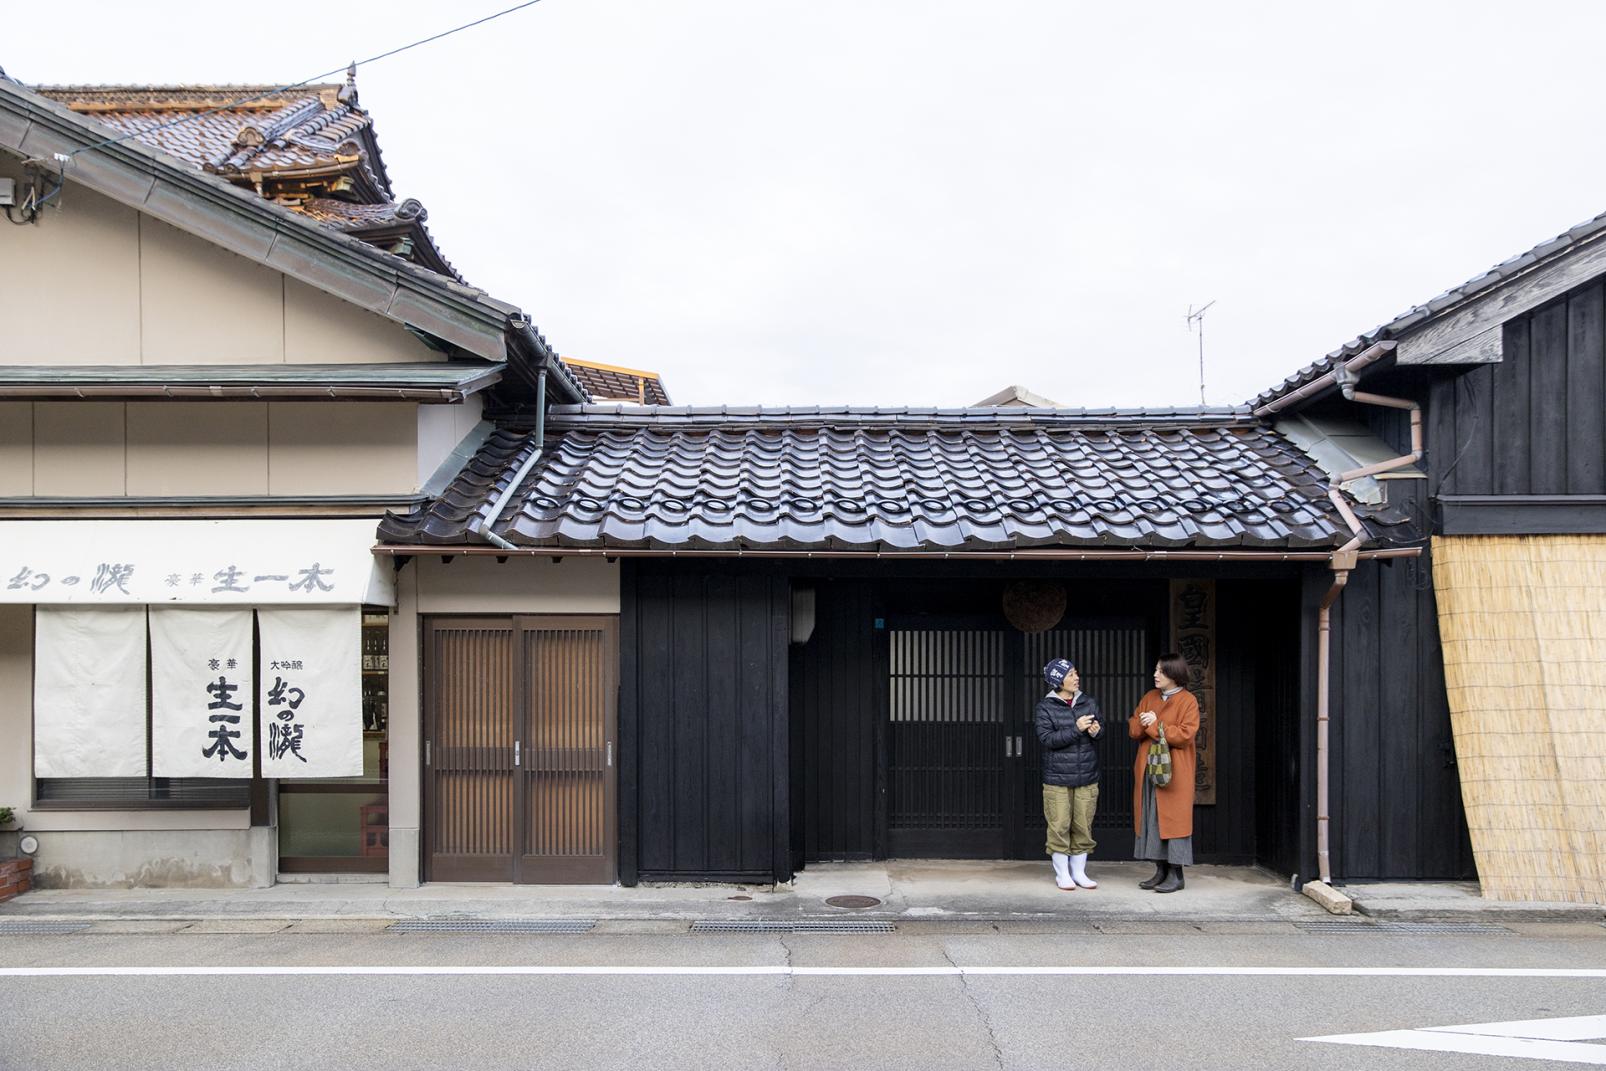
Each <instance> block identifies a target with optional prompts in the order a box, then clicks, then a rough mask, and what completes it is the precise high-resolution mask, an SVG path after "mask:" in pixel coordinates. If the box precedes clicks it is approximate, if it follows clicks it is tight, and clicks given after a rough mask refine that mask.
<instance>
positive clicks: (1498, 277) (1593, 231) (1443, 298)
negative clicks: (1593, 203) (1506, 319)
mask: <svg viewBox="0 0 1606 1071" xmlns="http://www.w3.org/2000/svg"><path fill="white" fill-rule="evenodd" d="M1603 232H1606V212H1602V213H1601V214H1600V215H1598V216H1596V217H1594V218H1593V219H1586V220H1585V221H1584V222H1582V223H1580V224H1578V225H1576V226H1574V227H1571V228H1569V229H1568V230H1566V231H1564V232H1563V233H1561V234H1558V235H1556V236H1555V237H1554V238H1548V239H1546V240H1545V241H1543V242H1540V243H1539V244H1538V245H1536V246H1534V247H1533V248H1532V249H1530V250H1528V251H1527V252H1525V253H1518V254H1517V255H1516V256H1514V257H1510V258H1508V259H1506V260H1502V261H1501V262H1500V263H1499V264H1496V265H1495V266H1494V267H1492V268H1490V269H1489V270H1488V271H1486V272H1482V273H1481V274H1478V275H1474V276H1473V277H1472V278H1470V279H1468V280H1467V281H1466V282H1464V283H1462V284H1461V285H1460V286H1456V287H1452V288H1450V289H1449V290H1446V291H1445V292H1444V293H1442V294H1439V295H1438V296H1436V297H1431V298H1429V299H1428V300H1427V301H1425V302H1423V303H1422V304H1420V305H1413V306H1412V307H1411V308H1409V309H1407V310H1405V311H1404V312H1402V313H1400V314H1399V315H1398V316H1396V317H1395V318H1394V319H1392V320H1390V321H1389V322H1388V323H1385V324H1379V325H1378V326H1376V327H1374V328H1372V329H1371V330H1370V331H1367V332H1365V333H1364V334H1361V335H1359V336H1357V337H1355V338H1352V339H1350V340H1349V341H1348V342H1346V343H1344V344H1343V345H1342V346H1340V347H1338V349H1336V350H1334V351H1333V352H1331V353H1329V354H1328V355H1327V356H1326V357H1323V358H1322V359H1321V360H1319V361H1317V362H1315V363H1314V364H1310V365H1307V366H1306V367H1304V368H1302V369H1300V370H1299V371H1298V372H1295V373H1294V374H1293V375H1291V376H1289V377H1288V378H1287V379H1285V380H1283V381H1282V382H1281V383H1278V384H1277V385H1276V386H1273V387H1269V388H1267V389H1266V390H1263V391H1261V392H1260V393H1259V394H1258V395H1256V396H1255V397H1254V398H1251V399H1250V401H1249V404H1250V405H1251V406H1253V407H1255V408H1259V407H1260V406H1263V405H1266V404H1268V403H1270V402H1274V401H1276V400H1277V399H1278V398H1281V397H1283V396H1284V395H1286V394H1291V393H1293V392H1294V391H1296V390H1298V389H1299V388H1300V387H1303V386H1305V385H1306V384H1307V383H1312V382H1314V381H1316V380H1317V379H1320V378H1321V377H1322V376H1324V375H1326V374H1327V373H1328V372H1331V371H1332V370H1333V365H1334V362H1336V361H1341V360H1348V359H1349V358H1351V357H1354V356H1355V355H1356V354H1358V353H1360V352H1361V351H1362V350H1364V349H1366V348H1367V347H1369V346H1372V345H1374V344H1375V343H1378V342H1383V341H1386V340H1388V339H1391V338H1397V337H1399V335H1400V334H1401V333H1402V332H1404V331H1408V330H1410V329H1411V328H1414V327H1417V326H1418V325H1420V324H1423V323H1425V322H1427V321H1428V320H1431V319H1433V318H1434V317H1436V316H1440V315H1442V314H1444V313H1447V312H1450V311H1452V310H1453V309H1455V308H1457V307H1459V306H1460V305H1462V304H1464V303H1465V302H1468V301H1471V300H1472V299H1473V298H1475V297H1477V296H1478V295H1480V294H1482V293H1483V292H1484V291H1486V290H1489V289H1491V288H1493V287H1496V286H1499V285H1500V284H1501V283H1504V282H1506V281H1507V280H1509V279H1511V278H1513V277H1514V276H1517V275H1521V274H1523V273H1524V272H1527V271H1528V270H1529V269H1531V268H1533V267H1535V266H1536V265H1538V264H1540V263H1541V262H1544V261H1548V260H1552V259H1555V258H1556V257H1559V256H1562V255H1564V254H1566V253H1567V252H1569V251H1570V250H1572V249H1573V247H1575V246H1577V245H1579V244H1580V243H1583V242H1589V241H1593V240H1594V239H1596V238H1598V237H1600V235H1601V234H1602V233H1603Z"/></svg>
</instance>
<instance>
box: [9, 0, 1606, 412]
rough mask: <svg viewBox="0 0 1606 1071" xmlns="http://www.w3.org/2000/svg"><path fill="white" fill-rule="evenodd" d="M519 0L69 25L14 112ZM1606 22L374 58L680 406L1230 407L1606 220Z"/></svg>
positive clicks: (995, 10) (761, 9)
mask: <svg viewBox="0 0 1606 1071" xmlns="http://www.w3.org/2000/svg"><path fill="white" fill-rule="evenodd" d="M511 2H512V0H458V2H457V3H454V4H450V5H448V4H440V3H427V2H415V0H387V2H384V3H376V2H364V0H348V2H347V3H344V4H340V5H334V6H331V7H327V8H324V9H320V10H319V11H318V13H317V14H316V17H302V16H299V15H296V14H294V13H286V14H283V15H277V14H275V12H277V11H286V12H288V9H283V8H277V9H276V8H271V7H270V8H267V9H251V10H247V9H245V8H239V9H238V14H235V13H234V12H235V9H231V8H229V7H227V6H219V5H217V4H215V3H207V4H200V3H177V2H164V0H142V2H141V3H139V4H129V3H126V2H125V0H117V2H101V0H93V2H83V0H79V2H75V3H74V4H73V5H72V19H71V27H70V29H69V28H68V27H66V26H63V25H57V24H55V23H53V22H51V21H50V20H48V19H40V20H34V21H32V22H31V23H30V25H29V27H28V29H27V30H25V31H23V30H19V29H18V28H17V27H13V28H12V29H11V30H8V32H7V33H6V35H5V38H4V40H0V67H3V68H4V69H5V70H6V72H7V73H8V74H9V75H10V76H11V77H13V78H15V79H17V80H19V81H23V82H26V83H57V84H59V83H142V84H150V83H175V82H188V83H258V82H268V83H274V84H283V83H287V82H292V81H296V80H299V79H303V78H306V77H307V76H309V75H313V74H316V73H318V72H321V71H325V70H329V69H332V68H336V67H340V66H343V65H344V64H345V63H346V62H347V61H348V60H350V59H353V58H361V57H364V56H369V55H374V54H376V53H379V52H382V51H385V50H386V49H388V48H391V47H394V46H397V45H401V44H405V43H407V42H409V41H412V40H416V39H418V38H421V37H425V36H428V35H429V34H431V33H434V32H437V31H439V30H444V29H448V28H450V27H452V26H455V25H459V24H461V23H463V22H467V21H469V20H470V19H472V18H475V17H478V16H480V15H485V14H490V13H491V12H494V11H496V10H499V9H500V8H502V7H506V6H508V5H509V3H511ZM1603 31H1606V4H1601V3H1597V2H1594V0H1575V2H1568V3H1562V2H1555V0H1525V2H1524V3H1521V4H1512V3H1509V2H1503V3H1485V2H1477V0H1472V2H1469V0H1458V2H1454V3H1439V2H1425V0H1424V2H1419V3H1413V2H1410V0H1394V2H1390V3H1370V2H1357V3H1345V4H1322V5H1317V4H1288V3H1265V4H1248V3H1211V4H1201V3H1197V2H1195V3H1169V2H1156V0H1151V2H1148V3H1143V4H1121V3H1108V2H1101V3H1081V2H1075V0H969V2H949V0H807V2H803V0H542V2H540V3H538V4H536V5H535V6H534V7H531V8H527V9H525V10H523V11H519V12H516V13H514V14H511V15H508V16H506V17H504V18H502V19H499V20H497V21H495V22H493V23H490V24H488V25H485V26H481V27H478V28H476V29H472V30H467V31H465V32H463V33H461V34H457V35H455V36H453V37H451V38H448V39H446V40H443V41H439V42H436V43H434V44H431V45H427V46H424V47H422V48H419V49H414V50H413V51H410V52H407V53H404V54H402V55H399V56H396V57H393V58H390V59H387V60H383V61H380V62H377V63H374V64H373V65H371V66H365V67H363V68H362V69H361V70H360V71H359V73H358V79H357V85H358V89H359V93H360V97H361V102H362V105H363V106H364V107H365V108H367V109H368V110H369V111H371V112H372V113H373V116H374V121H375V125H376V130H377V133H378V137H379V142H380V145H381V148H382V150H383V152H384V158H385V164H386V166H387V167H388V169H389V171H390V174H391V177H392V179H393V181H394V184H395V186H396V190H397V194H398V196H401V197H416V198H418V199H419V200H420V201H422V202H423V204H424V205H425V207H426V208H427V209H428V211H429V226H430V229H431V231H432V233H433V234H434V236H435V238H436V240H437V243H438V244H439V245H440V247H441V249H442V251H443V252H444V253H445V254H446V256H447V257H448V258H449V259H450V260H451V261H452V262H453V263H454V264H455V265H456V266H457V268H458V269H459V270H460V271H461V272H462V273H463V275H464V276H465V277H466V278H467V279H468V280H469V281H470V282H472V283H473V284H475V285H476V286H480V287H483V288H484V289H486V290H487V291H489V292H490V293H492V294H494V295H495V296H497V297H498V298H501V299H502V300H504V301H509V302H512V303H514V304H517V305H519V306H520V307H521V308H523V309H524V310H525V311H526V312H527V313H529V315H530V316H531V317H532V318H533V319H534V321H535V322H536V324H537V326H538V327H539V328H540V330H541V331H542V333H543V334H545V335H546V336H547V338H548V340H549V341H550V342H551V343H552V344H553V345H554V347H555V348H556V349H557V350H558V351H559V352H560V353H562V354H564V355H565V356H569V357H577V358H582V359H587V360H593V361H601V362H604V363H608V364H616V365H625V366H630V367H636V368H645V369H651V370H655V371H658V372H659V373H661V374H662V375H663V377H664V381H665V384H666V386H667V387H668V389H669V392H670V394H671V396H672V397H673V399H674V400H675V401H676V402H677V403H680V404H696V405H712V404H721V403H727V404H753V403H762V404H767V405H783V404H793V405H812V404H846V403H851V404H859V405H944V406H954V405H965V404H970V403H974V402H976V401H979V400H980V399H982V398H983V397H985V396H987V395H989V394H992V393H994V392H995V391H998V390H1000V389H1002V388H1004V387H1005V386H1008V385H1010V384H1021V385H1023V386H1026V387H1027V388H1029V389H1031V390H1033V391H1036V392H1037V393H1039V394H1041V395H1045V396H1047V397H1049V398H1052V399H1054V400H1056V401H1058V402H1060V403H1061V404H1064V405H1069V406H1094V407H1097V406H1112V405H1113V406H1171V405H1194V404H1197V403H1198V402H1199V400H1200V383H1199V379H1200V377H1199V350H1198V346H1199V336H1198V334H1196V333H1194V332H1192V331H1190V329H1189V325H1188V323H1187V314H1188V311H1189V308H1190V307H1191V306H1198V305H1203V304H1204V303H1206V302H1210V301H1214V302H1215V304H1214V305H1213V306H1212V307H1211V308H1210V309H1209V310H1208V312H1206V313H1205V316H1204V319H1203V327H1204V348H1205V354H1204V355H1205V376H1204V381H1205V383H1204V397H1205V399H1206V401H1208V402H1209V403H1210V404H1213V405H1220V404H1236V403H1239V402H1242V401H1244V400H1245V399H1247V398H1249V397H1251V396H1252V395H1254V394H1255V393H1257V392H1258V391H1260V390H1261V389H1263V388H1265V387H1267V386H1270V385H1271V384H1272V383H1274V382H1276V381H1278V380H1280V379H1281V378H1283V377H1284V376H1285V375H1288V374H1290V373H1292V372H1293V371H1295V370H1296V369H1298V368H1300V367H1303V366H1304V365H1306V364H1309V363H1310V362H1312V361H1314V360H1317V359H1318V358H1320V357H1321V356H1322V355H1324V354H1325V353H1327V352H1328V351H1330V350H1332V349H1334V348H1336V347H1337V346H1339V345H1340V344H1342V343H1344V342H1346V341H1348V340H1349V339H1351V338H1353V337H1355V336H1356V335H1357V334H1359V333H1361V332H1363V331H1366V330H1369V329H1370V328H1372V327H1373V326H1375V325H1377V324H1379V323H1382V322H1385V321H1387V320H1389V319H1391V318H1393V317H1394V316H1395V315H1397V314H1399V313H1401V312H1403V311H1405V310H1406V309H1408V308H1409V307H1410V306H1412V305H1414V304H1418V303H1420V302H1422V301H1425V300H1426V299H1428V298H1429V297H1432V296H1433V295H1435V294H1437V293H1439V292H1440V291H1443V290H1446V289H1448V288H1450V287H1452V286H1455V285H1456V284H1458V283H1460V282H1462V281H1464V280H1465V279H1467V278H1469V277H1471V276H1473V275H1476V274H1478V273H1480V272H1482V271H1483V270H1484V269H1486V268H1488V267H1489V266H1490V265H1492V264H1494V263H1496V262H1498V261H1500V260H1504V259H1505V258H1507V257H1509V256H1511V255H1513V254H1516V253H1519V252H1521V251H1523V250H1526V249H1527V248H1529V247H1530V246H1533V245H1535V244H1537V243H1538V242H1540V241H1542V240H1544V239H1546V238H1548V237H1550V236H1552V235H1555V234H1557V233H1560V232H1561V231H1564V230H1566V229H1567V228H1568V227H1570V226H1572V225H1573V224H1575V223H1578V222H1580V221H1582V220H1585V219H1589V218H1590V217H1592V216H1594V215H1596V214H1597V213H1599V212H1601V211H1606V138H1602V137H1600V136H1599V131H1600V120H1599V113H1600V101H1601V100H1602V99H1603V94H1602V88H1603V82H1606V66H1603V65H1602V64H1600V63H1599V60H1598V55H1597V49H1596V47H1595V46H1596V44H1597V43H1598V42H1599V41H1601V40H1602V39H1603Z"/></svg>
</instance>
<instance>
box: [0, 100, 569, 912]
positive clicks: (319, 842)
mask: <svg viewBox="0 0 1606 1071" xmlns="http://www.w3.org/2000/svg"><path fill="white" fill-rule="evenodd" d="M0 203H3V204H4V211H5V212H6V213H7V215H8V217H9V218H10V220H11V222H12V223H15V224H17V225H16V226H7V227H6V228H5V234H4V240H3V241H0V257H3V260H0V264H3V266H4V267H3V274H4V279H5V284H4V286H0V316H3V317H4V320H5V324H6V332H5V342H4V347H3V352H0V573H3V574H4V575H3V576H0V724H3V726H4V729H3V732H0V736H3V737H4V739H5V741H6V745H5V748H4V749H3V751H0V798H3V799H5V800H6V801H7V805H9V806H12V807H14V808H15V810H16V814H17V819H18V821H19V822H20V823H21V824H22V826H23V827H24V828H25V829H26V830H27V832H29V833H31V834H34V835H35V837H36V838H37V841H38V843H39V849H38V857H37V860H36V863H37V868H36V874H37V877H38V881H39V883H40V884H42V885H49V884H55V885H80V884H81V885H94V884H135V885H142V884H219V885H231V884H232V885H243V884H254V885H262V884H271V883H272V882H274V881H275V880H277V878H278V877H279V875H281V874H290V873H294V872H314V873H336V872H343V871H369V872H373V873H375V874H376V876H378V877H380V878H381V880H383V875H385V874H386V873H388V871H389V869H390V866H391V861H392V860H393V859H396V858H400V859H403V860H408V861H409V862H408V864H407V865H405V866H403V868H402V875H401V878H402V880H414V876H415V875H416V864H414V863H412V862H411V860H412V859H413V858H415V856H416V830H417V829H418V826H419V820H418V817H417V813H416V798H417V793H416V791H414V792H408V791H402V792H399V793H398V792H394V791H393V790H392V788H391V784H390V781H391V776H392V772H393V771H394V770H396V768H397V767H396V764H395V763H394V762H393V761H392V756H393V755H394V754H395V752H396V751H397V750H398V746H397V745H398V740H406V739H410V738H412V737H413V736H415V735H416V726H415V725H414V724H413V723H411V722H408V723H404V724H398V723H397V722H396V721H395V719H394V718H393V716H392V714H391V706H392V697H393V695H394V694H395V692H396V690H397V688H398V687H401V688H402V689H405V688H406V687H408V685H407V683H406V682H407V681H408V680H409V677H408V673H409V672H410V669H411V665H412V663H413V661H414V659H412V658H410V657H409V658H404V659H402V660H400V661H401V666H400V668H399V669H392V668H391V667H392V659H391V655H390V652H389V650H388V648H389V642H390V635H389V634H390V628H391V624H390V622H391V617H392V609H393V605H394V599H395V586H394V576H393V569H392V567H391V565H390V564H389V563H388V562H385V561H383V560H376V559H375V558H374V556H373V555H372V554H371V552H370V548H371V547H372V544H373V536H374V529H375V525H376V523H377V521H378V519H379V518H380V517H381V516H382V515H383V514H384V513H385V511H387V510H397V509H399V510H410V509H415V508H419V507H420V506H421V504H423V503H425V502H427V501H430V500H431V496H432V495H433V494H434V493H436V492H437V491H439V490H440V489H441V488H443V487H444V486H445V484H446V482H447V481H448V479H449V478H450V477H451V475H453V474H455V473H456V471H457V469H458V468H459V467H460V466H461V464H462V462H463V460H464V459H465V458H466V457H467V456H469V455H471V454H472V452H473V450H474V448H475V445H476V444H477V443H478V442H479V441H480V440H481V439H483V438H484V436H485V435H487V434H488V433H489V431H490V429H491V425H490V423H489V422H488V421H486V420H485V419H484V414H485V413H486V412H487V410H505V411H508V412H515V413H516V412H519V411H521V410H525V409H533V408H538V407H539V405H540V403H541V401H542V399H543V398H546V399H549V400H551V401H563V402H570V403H573V402H579V401H584V400H587V399H588V397H589V396H588V395H587V393H586V392H585V390H584V389H583V388H582V387H581V386H580V384H579V383H578V382H577V381H576V380H575V378H574V377H573V376H572V375H571V374H570V373H569V372H568V371H567V370H566V369H565V367H564V366H563V364H562V362H561V361H559V360H558V359H557V357H556V355H555V354H554V353H553V352H552V351H551V350H550V349H549V348H548V346H547V344H546V342H545V340H544V339H543V338H542V337H541V336H540V335H539V334H538V333H537V332H536V330H535V329H534V327H533V326H532V325H531V323H530V321H529V320H528V318H526V317H525V316H524V315H523V314H522V313H521V312H520V311H519V310H518V309H517V308H516V307H515V306H514V305H511V304H509V303H507V302H503V301H499V300H497V299H496V298H494V297H492V296H491V295H489V294H486V293H485V292H483V291H481V290H479V289H476V288H474V287H472V286H470V285H467V284H466V283H464V282H463V280H462V279H461V277H460V276H459V275H458V274H457V273H456V272H455V271H454V270H453V269H452V267H451V265H449V264H448V263H447V262H446V261H445V259H444V258H443V257H442V256H441V254H440V252H439V250H438V249H437V247H436V246H435V244H434V242H433V240H432V239H431V237H430V235H429V233H428V231H427V230H426V229H425V228H424V220H425V213H424V212H423V210H422V208H421V207H420V206H419V205H418V204H417V202H414V201H408V200H399V199H397V198H396V197H395V196H394V195H393V193H392V189H391V182H390V179H389V178H388V176H387V174H386V171H385V168H384V165H383V161H382V158H381V156H380V154H379V149H378V145H377V142H376V141H375V139H374V135H373V129H372V124H371V121H370V119H369V117H368V115H367V113H366V112H364V111H363V110H362V109H361V108H360V107H359V105H358V102H357V95H356V89H355V86H354V85H352V84H351V83H350V82H349V81H348V82H347V83H346V84H344V85H330V86H309V87H305V88H303V89H298V90H295V91H286V92H275V91H270V90H269V89H267V88H264V87H237V86H231V87H223V88H219V87H157V88H151V87H134V88H118V87H56V88H48V89H43V90H31V89H28V88H25V87H23V86H20V85H17V84H16V83H14V82H9V81H5V80H4V79H0ZM412 705H413V704H411V703H408V704H403V706H404V707H408V708H410V707H411V706H412ZM400 750H401V751H402V752H403V754H405V755H410V754H412V753H413V752H414V751H416V748H415V747H413V746H411V745H407V744H405V743H403V744H402V745H401V748H400ZM400 772H401V773H402V775H403V780H404V781H407V782H409V783H410V782H412V781H416V776H412V777H409V776H408V775H409V774H411V770H410V768H408V767H405V766H403V767H402V769H401V771H400ZM408 800H412V801H413V803H412V805H411V810H409V809H408V804H407V803H406V802H405V801H408ZM409 837H412V838H414V839H413V840H409V839H408V838H409Z"/></svg>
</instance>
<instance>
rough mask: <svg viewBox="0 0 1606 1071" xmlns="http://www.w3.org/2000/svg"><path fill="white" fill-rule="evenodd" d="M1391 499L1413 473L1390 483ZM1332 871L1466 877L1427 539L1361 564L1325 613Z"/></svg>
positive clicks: (1415, 490)
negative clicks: (1408, 551) (1418, 551)
mask: <svg viewBox="0 0 1606 1071" xmlns="http://www.w3.org/2000/svg"><path fill="white" fill-rule="evenodd" d="M1390 495H1391V501H1392V502H1394V503H1399V502H1401V500H1402V499H1414V500H1415V508H1417V509H1420V510H1426V508H1427V502H1426V488H1425V486H1424V485H1423V484H1422V483H1421V482H1420V481H1417V482H1414V483H1401V482H1398V481H1396V482H1394V483H1393V485H1392V487H1391V489H1390ZM1332 656H1333V663H1332V679H1333V696H1332V710H1331V714H1332V718H1333V721H1332V723H1331V728H1330V734H1331V744H1332V749H1333V756H1332V762H1331V766H1330V771H1331V777H1332V784H1331V788H1330V792H1331V799H1330V803H1331V807H1332V814H1333V829H1332V834H1331V835H1332V838H1333V845H1332V849H1333V860H1332V864H1333V872H1334V874H1335V876H1337V877H1338V878H1339V879H1341V880H1342V879H1355V880H1362V879H1390V878H1421V879H1435V878H1438V879H1453V878H1470V877H1472V876H1474V868H1473V863H1472V854H1471V848H1470V844H1469V841H1468V839H1467V829H1466V817H1465V814H1464V812H1463V810H1462V806H1461V782H1460V780H1459V776H1458V773H1457V770H1456V766H1455V741H1454V737H1453V736H1452V734H1451V730H1450V707H1449V702H1448V699H1447V698H1446V695H1445V689H1444V662H1443V656H1442V652H1441V649H1440V644H1439V621H1438V611H1437V608H1436V606H1435V603H1434V598H1433V586H1432V559H1431V549H1425V550H1424V553H1423V556H1422V557H1421V558H1415V559H1411V558H1406V559H1399V560H1396V561H1393V562H1378V561H1370V562H1362V563H1361V564H1360V566H1359V567H1358V568H1356V569H1355V570H1354V571H1353V572H1352V573H1351V574H1350V579H1349V583H1348V585H1347V586H1346V587H1345V589H1344V592H1343V595H1342V597H1341V598H1340V599H1339V601H1338V602H1337V603H1336V604H1335V607H1334V611H1333V640H1332Z"/></svg>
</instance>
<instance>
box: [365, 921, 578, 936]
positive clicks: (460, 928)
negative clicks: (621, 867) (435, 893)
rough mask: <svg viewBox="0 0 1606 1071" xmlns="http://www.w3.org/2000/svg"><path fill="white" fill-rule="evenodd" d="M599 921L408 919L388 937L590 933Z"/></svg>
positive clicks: (391, 928)
mask: <svg viewBox="0 0 1606 1071" xmlns="http://www.w3.org/2000/svg"><path fill="white" fill-rule="evenodd" d="M596 924H597V923H596V920H595V919H408V920H407V921H405V922H396V923H392V924H391V925H390V926H388V927H386V928H385V932H386V933H588V932H590V930H591V929H592V927H594V926H596Z"/></svg>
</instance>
